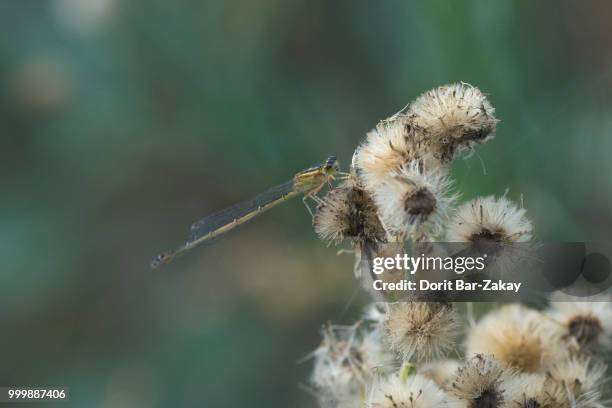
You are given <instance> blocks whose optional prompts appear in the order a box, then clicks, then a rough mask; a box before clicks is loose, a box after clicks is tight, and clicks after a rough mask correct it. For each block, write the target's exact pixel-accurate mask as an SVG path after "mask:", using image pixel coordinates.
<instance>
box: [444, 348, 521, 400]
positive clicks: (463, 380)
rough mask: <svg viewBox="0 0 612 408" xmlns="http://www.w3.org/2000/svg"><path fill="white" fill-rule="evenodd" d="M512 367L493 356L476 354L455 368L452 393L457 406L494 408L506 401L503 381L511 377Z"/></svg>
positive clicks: (512, 373)
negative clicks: (455, 373)
mask: <svg viewBox="0 0 612 408" xmlns="http://www.w3.org/2000/svg"><path fill="white" fill-rule="evenodd" d="M513 375H514V372H513V370H512V369H509V368H508V367H506V366H504V365H503V364H501V363H499V362H498V361H496V360H495V359H494V358H493V357H491V356H487V355H483V354H476V355H474V356H473V357H471V358H470V359H469V360H467V362H466V363H465V364H464V365H463V366H462V367H460V368H459V369H458V370H457V375H456V378H455V379H454V380H453V382H452V386H451V389H452V394H453V397H454V399H455V401H456V404H455V405H456V406H457V407H465V408H495V407H503V406H505V405H504V403H505V402H506V401H505V400H506V397H505V388H504V383H505V381H507V380H508V378H510V377H512V376H513Z"/></svg>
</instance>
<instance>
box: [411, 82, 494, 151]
mask: <svg viewBox="0 0 612 408" xmlns="http://www.w3.org/2000/svg"><path fill="white" fill-rule="evenodd" d="M494 112H495V110H494V109H493V107H492V106H491V104H490V103H489V101H488V100H487V98H486V97H485V96H484V95H483V93H482V92H481V91H480V90H479V89H478V88H476V87H473V86H471V85H468V84H465V83H457V84H451V85H444V86H441V87H439V88H436V89H433V90H431V91H428V92H426V93H424V94H423V95H421V96H419V97H418V98H417V99H416V100H415V101H414V102H413V103H412V104H411V105H410V107H409V109H408V112H407V115H408V118H409V120H410V121H411V124H412V127H413V128H414V129H415V130H416V132H415V133H416V134H417V135H422V138H423V141H424V142H425V145H426V146H428V148H429V149H431V151H432V152H433V154H434V156H435V157H436V158H437V159H438V160H440V161H441V162H442V163H448V162H450V161H451V160H452V159H453V158H454V157H455V154H456V153H457V152H459V151H461V150H464V149H469V148H471V147H472V146H473V145H474V144H475V143H484V142H485V141H487V140H488V139H490V138H491V137H492V136H493V135H494V132H495V126H496V125H497V122H498V120H497V119H496V118H495V116H494Z"/></svg>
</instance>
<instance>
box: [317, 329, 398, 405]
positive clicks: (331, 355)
mask: <svg viewBox="0 0 612 408" xmlns="http://www.w3.org/2000/svg"><path fill="white" fill-rule="evenodd" d="M312 355H313V357H314V360H315V361H314V369H313V373H312V376H311V381H310V382H311V384H312V385H313V386H314V388H315V390H316V392H317V393H318V395H319V396H320V397H321V398H323V399H324V400H325V401H326V402H327V405H329V404H330V403H331V402H333V401H336V402H338V403H340V402H343V401H354V398H355V397H356V396H357V397H359V398H361V397H362V396H363V395H364V392H365V386H366V384H368V383H369V382H370V381H371V380H372V379H373V376H374V375H375V374H376V373H377V372H378V371H379V370H383V369H385V368H387V367H388V366H390V365H391V364H392V359H393V356H392V355H391V353H390V352H389V351H388V350H386V349H384V348H383V346H382V342H381V339H380V332H377V331H368V330H365V329H364V328H363V327H362V324H361V322H358V323H356V324H355V325H352V326H332V325H326V326H325V327H324V328H323V340H322V342H321V345H320V346H319V347H318V348H317V349H316V350H315V351H314V352H313V354H312ZM362 402H363V401H361V400H360V402H359V404H358V405H360V404H361V403H362Z"/></svg>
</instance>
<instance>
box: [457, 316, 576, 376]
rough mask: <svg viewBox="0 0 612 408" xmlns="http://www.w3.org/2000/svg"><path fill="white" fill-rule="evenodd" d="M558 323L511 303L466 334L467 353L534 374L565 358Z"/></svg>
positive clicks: (564, 349)
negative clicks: (486, 356) (482, 356)
mask: <svg viewBox="0 0 612 408" xmlns="http://www.w3.org/2000/svg"><path fill="white" fill-rule="evenodd" d="M560 337H561V336H560V332H559V329H558V325H556V324H555V323H554V322H551V321H550V319H548V318H547V317H545V316H544V315H542V314H541V313H540V312H537V311H535V310H531V309H528V308H526V307H524V306H521V305H517V304H513V305H507V306H503V307H501V308H500V309H498V310H496V311H493V312H490V313H489V314H487V315H486V316H485V317H484V318H483V319H482V320H481V321H480V322H478V324H477V325H476V326H474V327H473V328H472V329H471V330H470V331H469V333H468V336H467V340H466V350H467V353H468V354H474V353H484V354H490V355H492V356H493V357H494V358H495V359H497V360H498V361H500V362H501V363H503V364H506V365H507V366H510V367H514V368H516V369H518V370H520V371H521V372H525V373H536V372H542V371H543V370H546V369H548V368H549V367H551V366H552V365H553V364H555V363H556V362H558V361H560V360H562V359H564V358H566V357H567V348H565V347H563V345H562V343H561V340H560Z"/></svg>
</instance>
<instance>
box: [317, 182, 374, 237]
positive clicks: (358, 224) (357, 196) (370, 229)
mask: <svg viewBox="0 0 612 408" xmlns="http://www.w3.org/2000/svg"><path fill="white" fill-rule="evenodd" d="M314 228H315V232H316V233H317V235H319V237H320V238H321V239H322V240H324V241H328V242H330V243H336V244H337V243H340V242H341V241H342V240H343V239H344V238H345V237H348V238H351V239H353V240H355V241H361V240H370V241H382V240H384V238H385V231H384V229H383V227H382V225H381V224H380V221H379V219H378V215H377V213H376V208H375V206H374V202H373V201H372V199H371V198H370V195H369V194H368V193H367V192H366V191H365V190H363V189H362V188H360V187H359V186H358V185H357V184H356V183H355V181H354V179H353V178H352V177H351V178H349V179H348V180H347V181H345V182H344V183H342V184H341V185H339V186H338V187H336V188H334V189H332V190H330V191H329V192H328V193H327V195H326V196H325V197H324V198H323V200H322V203H321V204H320V205H319V206H318V208H317V213H316V214H315V218H314Z"/></svg>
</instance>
